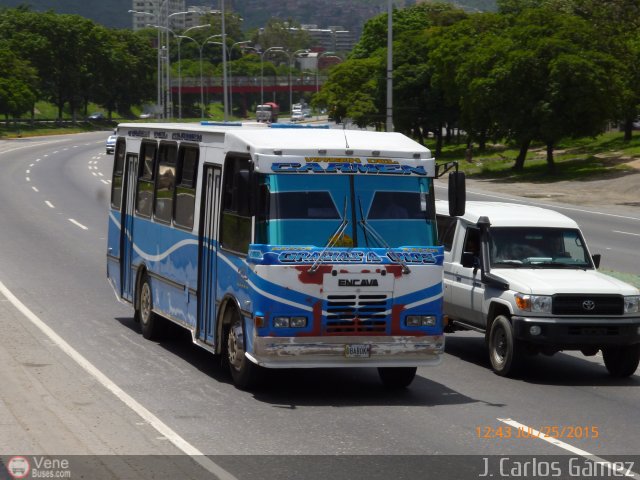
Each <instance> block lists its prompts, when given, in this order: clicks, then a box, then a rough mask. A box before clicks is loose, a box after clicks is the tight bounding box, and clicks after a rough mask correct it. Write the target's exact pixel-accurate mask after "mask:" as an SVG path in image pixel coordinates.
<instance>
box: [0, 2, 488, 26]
mask: <svg viewBox="0 0 640 480" xmlns="http://www.w3.org/2000/svg"><path fill="white" fill-rule="evenodd" d="M212 3H213V4H214V5H217V4H218V2H217V1H216V2H205V1H204V0H187V6H191V5H211V4H212ZM414 3H415V0H394V4H395V5H398V6H400V5H405V4H406V5H410V4H414ZM450 3H455V4H457V5H459V6H461V7H462V8H464V9H466V10H468V11H479V10H493V9H495V0H457V1H453V0H452V1H450ZM18 5H30V6H31V8H32V10H35V11H47V10H52V11H54V12H57V13H72V14H77V15H81V16H83V17H86V18H90V19H92V20H94V21H95V22H97V23H100V24H102V25H105V26H107V27H111V28H130V27H131V17H130V15H129V14H128V13H127V10H129V9H131V7H132V1H131V0H109V1H108V2H106V1H104V0H83V1H82V2H79V1H77V0H0V7H16V6H18ZM227 5H228V7H227V8H228V9H230V10H233V11H235V12H238V13H239V14H240V16H241V17H242V18H244V26H245V28H246V29H251V28H256V27H260V26H262V25H264V24H265V22H266V21H267V20H268V19H269V18H270V17H277V18H281V19H284V20H287V19H291V20H294V21H296V22H299V23H303V24H316V25H318V27H320V28H325V27H328V26H330V25H341V26H343V27H345V28H347V29H349V30H352V31H355V32H360V31H361V30H362V26H363V25H364V23H365V22H366V21H367V20H368V19H369V18H371V17H373V16H375V15H378V14H379V13H382V12H385V11H386V9H387V0H227Z"/></svg>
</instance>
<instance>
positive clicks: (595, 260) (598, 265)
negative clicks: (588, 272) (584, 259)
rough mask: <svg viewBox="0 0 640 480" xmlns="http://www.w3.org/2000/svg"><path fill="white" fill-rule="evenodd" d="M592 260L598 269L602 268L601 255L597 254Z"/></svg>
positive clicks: (592, 256)
mask: <svg viewBox="0 0 640 480" xmlns="http://www.w3.org/2000/svg"><path fill="white" fill-rule="evenodd" d="M591 259H592V260H593V264H594V265H595V266H596V268H600V260H602V255H600V254H599V253H595V254H593V255H591Z"/></svg>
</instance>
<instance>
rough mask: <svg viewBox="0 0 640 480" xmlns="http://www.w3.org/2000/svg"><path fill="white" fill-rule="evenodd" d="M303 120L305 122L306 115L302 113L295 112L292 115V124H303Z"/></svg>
mask: <svg viewBox="0 0 640 480" xmlns="http://www.w3.org/2000/svg"><path fill="white" fill-rule="evenodd" d="M302 120H304V113H302V112H293V113H292V114H291V121H292V122H301V121H302Z"/></svg>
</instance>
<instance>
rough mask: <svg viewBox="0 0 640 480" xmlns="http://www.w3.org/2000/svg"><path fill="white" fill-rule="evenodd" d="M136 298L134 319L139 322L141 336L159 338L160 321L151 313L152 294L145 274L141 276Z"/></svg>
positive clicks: (150, 338) (151, 338)
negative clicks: (136, 307)
mask: <svg viewBox="0 0 640 480" xmlns="http://www.w3.org/2000/svg"><path fill="white" fill-rule="evenodd" d="M137 298H138V301H137V306H138V309H137V310H136V318H138V319H139V320H140V330H141V331H142V336H143V337H144V338H146V339H147V340H154V339H156V338H158V337H159V336H160V333H161V323H162V319H161V318H160V317H158V316H157V315H156V314H155V313H153V293H152V290H151V284H150V283H149V276H148V275H147V274H146V273H144V274H142V278H141V280H140V286H139V288H138V295H137Z"/></svg>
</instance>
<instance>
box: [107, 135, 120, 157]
mask: <svg viewBox="0 0 640 480" xmlns="http://www.w3.org/2000/svg"><path fill="white" fill-rule="evenodd" d="M117 138H118V137H117V136H115V135H109V137H108V138H107V155H111V154H113V153H114V152H115V151H116V139H117Z"/></svg>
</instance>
